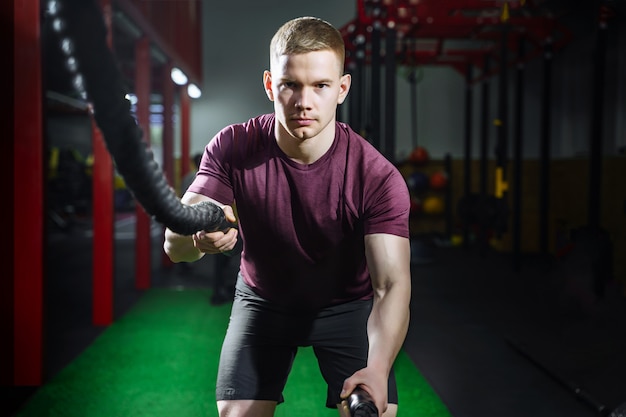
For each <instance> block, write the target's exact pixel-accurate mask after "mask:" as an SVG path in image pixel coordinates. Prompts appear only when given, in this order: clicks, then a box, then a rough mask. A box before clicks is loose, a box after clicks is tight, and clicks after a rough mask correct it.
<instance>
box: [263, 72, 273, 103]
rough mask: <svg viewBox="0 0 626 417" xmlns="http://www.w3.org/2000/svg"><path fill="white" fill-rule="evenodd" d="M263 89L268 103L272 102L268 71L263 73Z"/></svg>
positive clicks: (270, 80)
mask: <svg viewBox="0 0 626 417" xmlns="http://www.w3.org/2000/svg"><path fill="white" fill-rule="evenodd" d="M263 88H265V94H267V98H269V99H270V101H274V92H273V91H272V73H271V72H270V71H269V70H265V71H264V72H263Z"/></svg>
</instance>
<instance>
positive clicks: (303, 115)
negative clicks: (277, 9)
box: [164, 17, 411, 417]
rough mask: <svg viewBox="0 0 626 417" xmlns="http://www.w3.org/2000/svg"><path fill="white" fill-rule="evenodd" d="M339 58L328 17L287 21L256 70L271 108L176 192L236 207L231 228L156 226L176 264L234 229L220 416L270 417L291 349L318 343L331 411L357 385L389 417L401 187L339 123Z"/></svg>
mask: <svg viewBox="0 0 626 417" xmlns="http://www.w3.org/2000/svg"><path fill="white" fill-rule="evenodd" d="M343 63H344V44H343V39H342V37H341V34H340V33H339V32H338V31H337V30H336V29H335V28H333V27H332V26H331V25H330V24H328V23H327V22H325V21H323V20H320V19H317V18H312V17H304V18H298V19H294V20H292V21H289V22H287V23H286V24H285V25H283V26H282V27H281V28H280V29H279V30H278V31H277V33H276V34H275V35H274V37H273V39H272V42H271V45H270V70H268V71H265V72H264V74H263V83H264V86H265V91H266V93H267V96H268V98H269V99H270V100H271V101H272V102H273V103H274V113H272V114H267V115H262V116H259V117H256V118H253V119H251V120H249V121H247V122H246V123H242V124H237V125H231V126H228V127H226V128H225V129H223V130H222V131H221V132H219V133H218V134H217V135H216V136H215V137H214V138H213V139H212V140H211V142H209V144H208V145H207V146H206V149H205V152H204V156H203V159H202V163H201V167H200V170H199V173H198V175H197V177H196V179H195V181H194V182H193V184H192V185H191V186H190V187H189V189H188V191H187V192H186V193H185V195H184V196H183V199H182V201H183V202H184V203H186V204H194V203H198V202H200V201H204V200H211V201H214V202H216V203H217V204H219V205H220V206H221V207H223V210H224V212H225V214H226V216H227V219H229V220H230V221H235V217H234V216H233V213H232V210H231V208H230V207H229V205H230V204H231V203H233V202H236V204H237V212H238V222H239V230H237V229H234V228H232V229H229V230H227V231H224V232H213V233H206V232H203V231H199V232H197V233H196V234H195V235H193V236H180V235H177V234H175V233H172V232H171V231H169V230H167V231H166V235H165V236H166V241H165V244H164V249H165V251H166V253H167V254H168V255H169V257H170V258H171V259H172V261H174V262H191V261H195V260H197V259H199V258H200V257H202V256H203V255H204V254H206V253H208V254H217V253H220V252H225V251H229V250H231V249H232V248H233V247H234V246H235V243H236V241H237V239H238V233H241V237H242V238H243V251H242V254H241V264H240V273H239V277H238V281H237V285H236V293H235V300H234V302H233V307H232V313H231V320H230V323H229V327H228V332H227V334H226V337H225V340H224V345H223V348H222V353H221V356H220V365H219V372H218V381H217V392H216V395H217V400H218V409H219V413H220V416H222V417H224V416H238V417H239V416H253V417H270V416H273V415H274V410H275V408H276V405H277V404H278V403H280V402H282V401H283V398H282V390H283V387H284V385H285V383H286V381H287V376H288V374H289V371H290V368H291V364H292V361H293V359H294V357H295V354H296V351H297V348H298V347H299V346H312V347H313V349H314V351H315V354H316V356H317V358H318V362H319V367H320V371H321V373H322V375H323V377H324V379H325V380H326V382H327V384H328V392H327V403H326V405H327V407H333V408H334V407H338V408H339V413H340V415H341V416H347V415H348V412H347V410H346V407H345V404H343V405H342V400H344V399H346V398H347V397H348V395H349V394H350V393H351V392H352V390H353V389H354V388H355V387H356V386H357V385H360V386H362V387H363V388H364V389H365V390H366V391H368V392H369V393H370V395H371V396H372V397H373V399H374V401H375V403H376V406H377V407H378V409H379V410H380V412H381V415H383V416H386V417H387V416H395V415H396V412H397V393H396V388H395V381H394V377H393V371H392V364H393V362H394V360H395V358H396V355H397V354H398V351H399V350H400V348H401V346H402V343H403V341H404V338H405V336H406V332H407V328H408V323H409V301H410V294H411V278H410V255H409V253H410V250H409V240H408V237H409V230H408V215H409V194H408V190H407V187H406V184H405V181H404V179H403V178H402V176H401V175H400V173H399V172H398V171H397V170H396V169H395V167H394V166H393V165H392V164H391V163H389V162H388V161H387V160H386V159H385V158H384V157H383V156H382V155H381V154H380V153H379V152H378V151H377V150H376V149H374V148H373V147H372V146H371V145H370V144H369V143H368V142H367V141H366V140H365V139H363V138H362V137H360V136H358V135H357V134H356V133H355V132H354V131H352V130H351V129H350V128H349V127H348V126H347V125H345V124H343V123H339V122H337V121H336V119H335V114H336V110H337V106H338V105H339V104H341V103H342V102H343V101H344V100H345V98H346V95H347V94H348V91H349V89H350V81H351V79H350V75H347V74H344V73H343ZM302 395H306V393H302ZM383 411H384V414H382V413H383ZM303 412H304V410H303Z"/></svg>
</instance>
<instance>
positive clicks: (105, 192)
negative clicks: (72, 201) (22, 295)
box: [92, 119, 114, 326]
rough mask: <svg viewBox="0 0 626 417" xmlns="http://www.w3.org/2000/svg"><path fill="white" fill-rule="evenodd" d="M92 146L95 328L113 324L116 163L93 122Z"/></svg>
mask: <svg viewBox="0 0 626 417" xmlns="http://www.w3.org/2000/svg"><path fill="white" fill-rule="evenodd" d="M92 146H93V155H94V161H93V174H92V184H93V185H92V186H93V200H92V202H93V204H92V206H93V209H92V217H93V270H92V279H93V294H92V297H93V298H92V300H93V306H92V308H93V313H92V314H93V318H92V320H93V324H94V325H96V326H107V325H109V324H111V322H112V321H113V264H114V258H113V247H114V243H113V229H114V226H113V163H112V161H111V157H110V155H109V153H108V152H107V148H106V145H105V142H104V138H103V137H102V132H101V131H100V129H98V127H97V126H96V124H95V122H94V121H93V119H92Z"/></svg>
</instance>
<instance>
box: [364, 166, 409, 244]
mask: <svg viewBox="0 0 626 417" xmlns="http://www.w3.org/2000/svg"><path fill="white" fill-rule="evenodd" d="M371 190H372V192H371V195H370V196H369V198H368V201H369V204H368V205H367V206H366V210H365V223H364V232H365V234H366V235H367V234H373V233H387V234H392V235H397V236H401V237H406V238H408V237H409V212H410V196H409V191H408V188H407V185H406V182H405V181H404V178H403V177H402V175H401V174H400V172H398V171H397V170H395V168H393V169H391V172H390V173H389V175H387V176H385V177H384V178H380V177H379V180H378V181H377V182H375V183H373V184H371Z"/></svg>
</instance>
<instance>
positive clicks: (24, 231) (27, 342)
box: [12, 0, 44, 386]
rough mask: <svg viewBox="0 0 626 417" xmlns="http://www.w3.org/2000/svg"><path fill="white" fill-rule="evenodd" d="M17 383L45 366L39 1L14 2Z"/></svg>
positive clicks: (26, 382)
mask: <svg viewBox="0 0 626 417" xmlns="http://www.w3.org/2000/svg"><path fill="white" fill-rule="evenodd" d="M13 4H14V6H13V7H14V16H13V17H14V20H13V22H14V36H15V38H14V45H15V48H14V54H13V66H14V67H13V68H14V91H15V96H14V110H13V111H14V143H13V151H14V154H13V160H14V176H13V184H14V189H13V192H14V194H13V205H14V207H13V216H14V217H13V221H14V225H15V226H14V227H15V232H14V234H13V242H12V245H13V251H14V252H13V256H14V257H13V277H12V279H13V290H14V293H13V307H14V311H13V314H14V316H13V317H14V329H13V331H14V333H13V336H14V337H13V343H14V345H13V382H14V384H15V385H23V386H37V385H40V384H41V382H42V364H43V346H42V345H43V337H42V335H43V259H44V256H43V246H44V245H43V243H44V241H43V236H44V225H43V219H44V210H43V190H44V185H43V178H44V175H43V111H42V104H41V103H42V70H41V36H40V18H39V16H40V9H39V8H40V6H39V0H15V1H14V3H13Z"/></svg>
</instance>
